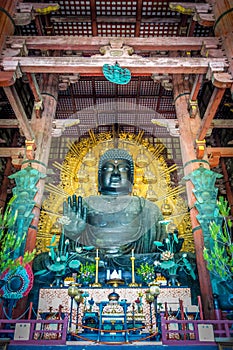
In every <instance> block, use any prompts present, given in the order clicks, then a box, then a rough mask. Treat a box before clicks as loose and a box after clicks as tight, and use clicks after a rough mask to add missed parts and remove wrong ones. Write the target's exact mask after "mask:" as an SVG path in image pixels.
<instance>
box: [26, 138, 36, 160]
mask: <svg viewBox="0 0 233 350" xmlns="http://www.w3.org/2000/svg"><path fill="white" fill-rule="evenodd" d="M25 145H26V157H27V159H30V160H33V159H35V150H36V144H35V140H26V141H25Z"/></svg>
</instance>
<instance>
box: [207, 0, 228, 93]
mask: <svg viewBox="0 0 233 350" xmlns="http://www.w3.org/2000/svg"><path fill="white" fill-rule="evenodd" d="M210 3H211V5H212V6H213V13H214V17H215V24H214V33H215V36H218V37H220V38H221V40H222V48H223V49H224V52H225V54H226V56H227V58H228V62H229V68H228V71H229V73H231V75H232V78H233V60H232V57H233V46H232V42H233V11H232V1H231V0H224V1H216V0H211V1H210ZM231 93H232V95H233V84H232V86H231Z"/></svg>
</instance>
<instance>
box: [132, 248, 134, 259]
mask: <svg viewBox="0 0 233 350" xmlns="http://www.w3.org/2000/svg"><path fill="white" fill-rule="evenodd" d="M133 257H134V249H132V258H133Z"/></svg>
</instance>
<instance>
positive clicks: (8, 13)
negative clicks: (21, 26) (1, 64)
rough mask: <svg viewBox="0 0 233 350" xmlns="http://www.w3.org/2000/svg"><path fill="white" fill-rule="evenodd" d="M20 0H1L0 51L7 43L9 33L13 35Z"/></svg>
mask: <svg viewBox="0 0 233 350" xmlns="http://www.w3.org/2000/svg"><path fill="white" fill-rule="evenodd" d="M17 3H18V0H11V1H9V0H1V1H0V33H1V35H0V52H2V49H3V47H4V45H5V40H6V37H7V36H8V35H13V34H14V31H15V24H14V20H13V16H14V14H15V11H16V5H17Z"/></svg>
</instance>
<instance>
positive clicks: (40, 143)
mask: <svg viewBox="0 0 233 350" xmlns="http://www.w3.org/2000/svg"><path fill="white" fill-rule="evenodd" d="M44 77H45V78H47V80H46V81H45V80H44V82H43V86H42V87H41V95H42V97H43V105H44V110H43V112H42V115H41V118H37V116H36V113H34V114H33V116H32V120H31V127H32V130H33V132H34V135H35V144H36V147H37V148H36V150H35V158H34V159H33V160H25V161H23V163H22V169H23V168H26V167H27V166H28V165H30V166H31V167H33V168H35V169H37V170H38V171H40V172H41V173H43V174H46V168H47V165H48V159H49V152H50V146H51V140H52V136H51V133H52V122H53V119H54V117H55V113H56V107H57V97H58V76H57V75H55V74H48V75H47V76H46V75H44ZM44 184H45V179H43V178H41V179H40V180H39V181H38V184H37V188H38V192H37V194H36V196H35V198H34V200H35V202H36V204H35V207H34V209H33V211H32V212H33V214H34V218H33V219H32V222H31V224H30V226H29V229H28V234H27V240H26V246H25V251H33V249H34V248H35V245H36V236H37V230H38V222H39V218H40V209H41V205H42V197H43V192H44ZM26 306H27V297H25V298H23V299H21V300H20V302H19V303H18V304H17V307H16V309H15V312H14V316H15V317H17V316H19V315H21V314H22V313H23V312H24V311H25V309H26Z"/></svg>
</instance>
